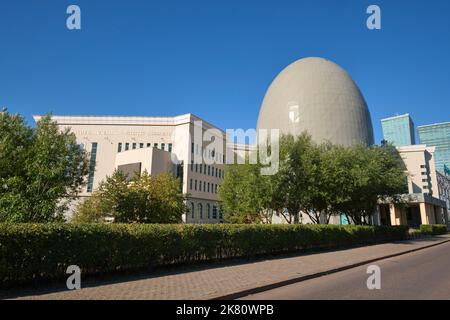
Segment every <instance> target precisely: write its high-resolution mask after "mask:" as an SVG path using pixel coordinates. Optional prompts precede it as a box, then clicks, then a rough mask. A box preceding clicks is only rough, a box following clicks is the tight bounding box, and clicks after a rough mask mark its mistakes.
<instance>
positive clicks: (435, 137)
mask: <svg viewBox="0 0 450 320" xmlns="http://www.w3.org/2000/svg"><path fill="white" fill-rule="evenodd" d="M417 130H418V133H419V143H421V144H426V145H427V146H435V147H436V152H435V157H436V160H435V161H436V168H437V170H439V171H440V172H442V173H444V172H445V166H446V167H448V168H450V122H446V123H438V124H431V125H426V126H419V127H418V128H417Z"/></svg>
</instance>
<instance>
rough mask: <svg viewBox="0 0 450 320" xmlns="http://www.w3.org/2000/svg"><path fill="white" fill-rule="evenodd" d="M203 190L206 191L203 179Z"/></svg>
mask: <svg viewBox="0 0 450 320" xmlns="http://www.w3.org/2000/svg"><path fill="white" fill-rule="evenodd" d="M205 191H206V182H205V181H203V192H205Z"/></svg>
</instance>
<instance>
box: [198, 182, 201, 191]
mask: <svg viewBox="0 0 450 320" xmlns="http://www.w3.org/2000/svg"><path fill="white" fill-rule="evenodd" d="M198 191H202V181H199V182H198Z"/></svg>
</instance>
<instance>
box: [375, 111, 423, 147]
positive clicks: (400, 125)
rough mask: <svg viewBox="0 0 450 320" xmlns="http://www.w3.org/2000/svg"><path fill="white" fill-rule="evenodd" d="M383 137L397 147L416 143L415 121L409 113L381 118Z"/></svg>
mask: <svg viewBox="0 0 450 320" xmlns="http://www.w3.org/2000/svg"><path fill="white" fill-rule="evenodd" d="M381 127H382V129H383V138H384V140H385V141H387V142H389V143H392V144H393V145H394V146H396V147H401V146H409V145H413V144H416V138H415V133H414V122H413V121H412V119H411V117H410V116H409V114H404V115H400V116H395V117H390V118H386V119H382V120H381Z"/></svg>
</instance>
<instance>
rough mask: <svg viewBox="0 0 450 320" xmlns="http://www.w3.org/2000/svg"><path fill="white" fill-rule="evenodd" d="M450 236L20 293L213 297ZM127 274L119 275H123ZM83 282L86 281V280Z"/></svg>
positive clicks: (71, 296) (40, 295)
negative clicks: (76, 288)
mask: <svg viewBox="0 0 450 320" xmlns="http://www.w3.org/2000/svg"><path fill="white" fill-rule="evenodd" d="M444 241H450V236H448V235H447V236H440V237H435V238H430V239H424V240H411V241H403V242H397V243H388V244H381V245H375V246H369V247H360V248H353V249H348V250H341V251H334V252H325V253H316V254H309V255H301V256H296V257H287V258H281V259H272V260H260V261H257V262H253V263H245V264H237V265H236V264H235V265H228V266H227V265H225V266H222V267H213V268H207V267H206V268H204V269H201V270H199V268H198V267H197V268H196V269H195V268H191V269H190V270H189V269H187V270H184V272H182V273H175V272H173V274H169V275H164V276H149V277H147V278H143V277H141V278H139V279H131V280H130V278H129V277H128V278H126V277H123V278H122V279H123V282H115V283H111V282H110V283H107V282H99V283H89V284H86V285H87V287H85V288H82V289H81V290H76V291H68V290H66V291H59V292H45V293H42V292H41V293H37V292H33V293H28V294H27V293H22V294H19V295H17V296H18V298H19V299H99V300H101V299H110V300H116V299H174V300H190V299H212V298H217V297H222V296H225V295H230V294H234V293H237V292H242V291H245V290H249V289H253V288H258V287H263V286H267V285H271V284H274V283H279V282H283V281H287V280H290V279H291V280H292V279H296V278H299V277H303V276H310V275H313V274H316V273H319V272H326V271H329V270H333V269H337V268H343V267H346V266H349V265H353V264H357V263H362V262H364V261H368V260H373V259H379V258H383V257H386V256H389V255H395V254H399V253H402V252H406V251H409V250H415V249H418V248H423V247H426V246H430V245H434V244H438V243H440V242H444ZM120 279H121V278H118V279H116V281H117V280H118V281H120ZM82 285H83V283H82Z"/></svg>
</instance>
